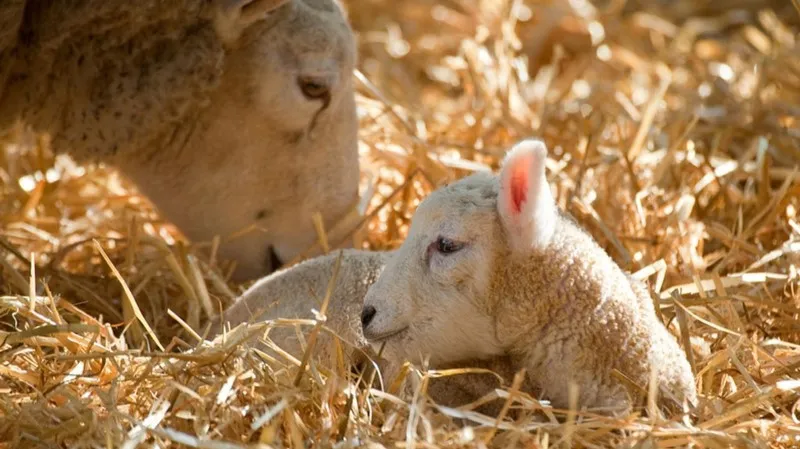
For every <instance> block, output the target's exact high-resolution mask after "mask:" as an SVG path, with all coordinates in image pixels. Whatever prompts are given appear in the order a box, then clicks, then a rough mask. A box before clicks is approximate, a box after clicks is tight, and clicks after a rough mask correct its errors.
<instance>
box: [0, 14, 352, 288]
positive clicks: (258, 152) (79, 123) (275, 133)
mask: <svg viewBox="0 0 800 449" xmlns="http://www.w3.org/2000/svg"><path fill="white" fill-rule="evenodd" d="M355 59H356V49H355V42H354V38H353V33H352V30H351V28H350V26H349V24H348V23H347V20H346V18H345V16H344V13H343V11H342V9H341V7H340V6H339V4H338V3H336V2H335V1H334V0H291V1H287V0H171V1H162V0H139V1H136V2H128V1H123V0H72V1H66V0H4V1H3V2H2V3H0V133H2V132H3V130H8V129H9V128H10V127H11V126H13V125H14V124H15V123H18V121H21V122H22V123H24V124H25V125H29V126H31V127H32V128H33V129H34V130H36V131H37V132H46V133H48V134H49V135H50V136H51V139H52V146H53V148H54V150H55V151H57V152H67V153H69V154H70V155H71V156H72V157H73V159H75V160H76V161H78V162H80V163H91V162H104V163H108V164H111V165H114V166H115V167H117V168H118V169H119V170H120V171H121V172H122V173H123V174H124V175H126V176H127V177H128V178H129V179H131V180H132V181H133V182H134V183H135V184H136V185H137V186H138V188H139V189H140V190H141V191H142V193H143V194H145V195H146V196H147V197H148V198H149V199H150V200H151V201H152V202H153V203H154V204H155V206H156V207H157V208H158V209H159V211H160V213H161V214H162V215H163V216H164V218H166V219H167V220H169V221H170V222H172V223H174V224H175V225H176V226H177V227H178V228H179V229H180V230H181V231H182V232H183V233H184V234H185V235H186V236H187V237H188V238H189V239H190V240H193V241H207V240H210V239H212V238H213V237H214V236H217V235H219V236H220V237H222V240H223V244H222V245H221V246H220V248H219V253H218V254H219V255H220V257H221V258H223V259H227V260H234V261H236V262H237V269H236V271H235V273H234V278H235V279H236V280H247V279H252V278H255V277H257V276H260V275H263V274H266V273H269V272H272V271H274V270H275V269H276V268H277V266H279V265H280V264H281V263H282V262H284V263H285V262H287V261H288V260H290V259H291V258H293V257H295V256H296V255H297V254H298V253H300V252H301V251H303V250H305V249H307V248H308V246H309V245H310V244H312V243H313V242H314V240H315V238H316V233H315V227H314V224H313V218H312V217H313V214H314V213H315V212H319V213H320V214H321V215H322V218H323V220H324V224H325V226H326V228H327V229H330V228H331V227H333V226H334V225H335V224H336V223H339V222H340V221H341V220H343V219H344V217H346V216H348V215H349V214H351V213H352V211H354V208H353V206H354V204H355V202H356V200H357V197H358V178H359V165H358V152H357V117H356V108H355V95H354V89H353V81H352V70H353V68H354V65H355ZM248 228H251V229H257V230H255V231H251V232H246V233H244V235H242V236H239V237H237V238H231V239H228V240H226V238H227V237H230V236H233V235H235V234H237V233H240V234H241V231H242V230H245V229H248Z"/></svg>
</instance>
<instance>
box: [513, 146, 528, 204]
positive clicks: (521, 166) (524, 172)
mask: <svg viewBox="0 0 800 449" xmlns="http://www.w3.org/2000/svg"><path fill="white" fill-rule="evenodd" d="M530 171H531V164H530V158H528V157H526V158H520V160H517V161H516V163H515V164H514V166H513V167H512V168H511V176H510V179H509V184H510V185H509V187H510V188H511V189H510V190H511V196H510V200H511V210H513V211H514V212H515V213H520V212H522V204H523V203H525V201H526V200H527V199H528V187H529V186H528V180H529V179H530V176H529V174H530Z"/></svg>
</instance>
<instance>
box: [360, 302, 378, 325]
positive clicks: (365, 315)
mask: <svg viewBox="0 0 800 449" xmlns="http://www.w3.org/2000/svg"><path fill="white" fill-rule="evenodd" d="M377 312H378V311H377V310H375V307H374V306H364V308H363V309H361V328H362V329H366V328H367V326H369V323H371V322H372V319H373V318H375V314H376V313H377Z"/></svg>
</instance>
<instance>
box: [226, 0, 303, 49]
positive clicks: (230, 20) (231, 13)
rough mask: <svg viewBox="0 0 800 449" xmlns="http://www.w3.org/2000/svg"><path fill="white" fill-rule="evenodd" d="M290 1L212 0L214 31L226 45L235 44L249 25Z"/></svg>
mask: <svg viewBox="0 0 800 449" xmlns="http://www.w3.org/2000/svg"><path fill="white" fill-rule="evenodd" d="M289 1H290V0H214V3H215V6H216V16H215V17H214V29H215V31H216V32H217V35H218V36H219V37H220V39H222V41H223V42H225V44H227V45H232V44H233V43H235V42H236V41H237V40H238V39H239V36H240V35H241V34H242V32H243V31H244V30H245V29H246V28H247V27H249V26H250V25H252V24H254V23H256V22H258V21H259V20H263V19H264V18H265V17H266V16H267V15H268V14H269V13H271V12H272V11H274V10H276V9H278V8H280V7H281V6H283V5H284V4H286V3H289Z"/></svg>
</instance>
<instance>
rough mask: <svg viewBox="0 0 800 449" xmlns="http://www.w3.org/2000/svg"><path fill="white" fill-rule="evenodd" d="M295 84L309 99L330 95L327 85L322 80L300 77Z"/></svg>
mask: <svg viewBox="0 0 800 449" xmlns="http://www.w3.org/2000/svg"><path fill="white" fill-rule="evenodd" d="M297 84H298V85H299V86H300V90H301V91H302V92H303V95H304V96H305V97H306V98H308V99H309V100H317V99H320V98H325V97H327V96H329V95H330V92H328V85H327V84H326V83H325V82H324V81H322V80H319V79H316V78H312V77H300V78H299V79H298V80H297Z"/></svg>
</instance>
